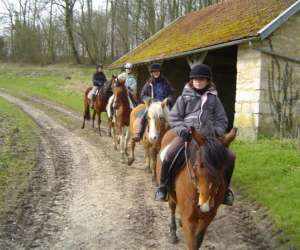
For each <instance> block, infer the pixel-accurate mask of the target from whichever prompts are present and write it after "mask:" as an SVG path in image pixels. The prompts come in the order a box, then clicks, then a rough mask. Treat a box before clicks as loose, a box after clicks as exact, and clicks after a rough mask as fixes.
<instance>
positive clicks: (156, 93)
mask: <svg viewBox="0 0 300 250" xmlns="http://www.w3.org/2000/svg"><path fill="white" fill-rule="evenodd" d="M150 74H151V76H150V78H149V79H148V80H147V82H146V84H145V85H144V87H143V89H142V92H141V98H142V101H149V100H151V101H163V100H164V99H166V98H168V104H169V106H172V104H173V103H174V101H175V100H174V94H173V93H174V90H173V88H172V87H171V85H170V83H169V81H168V80H167V79H166V78H165V77H164V76H162V74H161V67H160V64H158V63H154V64H152V65H151V66H150ZM146 118H147V110H145V112H144V113H143V115H142V116H141V117H140V126H139V128H138V131H137V133H136V135H135V136H134V137H133V140H134V141H136V142H138V141H140V140H141V138H142V136H143V134H144V131H145V128H146V121H147V119H146Z"/></svg>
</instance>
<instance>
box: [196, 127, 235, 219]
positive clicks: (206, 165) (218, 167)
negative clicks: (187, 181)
mask: <svg viewBox="0 0 300 250" xmlns="http://www.w3.org/2000/svg"><path fill="white" fill-rule="evenodd" d="M192 138H193V139H194V140H195V141H196V143H197V146H198V148H197V150H196V160H195V164H194V166H193V167H194V168H193V169H194V174H195V185H196V188H197V190H198V195H199V196H198V204H197V206H198V208H199V209H200V211H201V212H203V213H208V212H210V211H211V210H213V209H214V208H217V207H218V206H219V205H220V204H221V203H222V201H223V197H224V194H225V182H224V168H225V164H226V163H227V161H228V151H227V148H226V147H227V146H228V144H225V143H224V142H223V141H221V140H219V139H217V138H205V137H203V136H202V135H201V134H199V133H197V132H196V131H195V129H192ZM230 139H232V138H231V137H230ZM226 140H227V139H226ZM228 142H229V141H228Z"/></svg>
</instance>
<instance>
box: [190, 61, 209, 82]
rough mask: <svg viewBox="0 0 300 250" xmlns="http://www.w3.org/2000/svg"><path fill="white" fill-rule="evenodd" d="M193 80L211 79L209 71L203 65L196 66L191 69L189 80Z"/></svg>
mask: <svg viewBox="0 0 300 250" xmlns="http://www.w3.org/2000/svg"><path fill="white" fill-rule="evenodd" d="M193 78H207V79H211V69H210V67H209V66H207V65H205V64H197V65H195V66H193V67H192V69H191V72H190V79H193Z"/></svg>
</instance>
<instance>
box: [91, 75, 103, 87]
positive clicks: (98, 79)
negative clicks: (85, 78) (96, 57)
mask: <svg viewBox="0 0 300 250" xmlns="http://www.w3.org/2000/svg"><path fill="white" fill-rule="evenodd" d="M105 82H106V76H105V74H104V73H103V72H96V73H94V75H93V84H94V86H97V87H102V86H103V85H104V83H105Z"/></svg>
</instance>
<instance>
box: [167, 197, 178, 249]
mask: <svg viewBox="0 0 300 250" xmlns="http://www.w3.org/2000/svg"><path fill="white" fill-rule="evenodd" d="M169 207H170V209H171V223H170V233H171V238H170V240H171V243H172V244H175V243H177V242H178V237H177V235H176V230H177V226H176V216H175V212H176V203H175V202H174V201H173V200H172V199H169Z"/></svg>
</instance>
